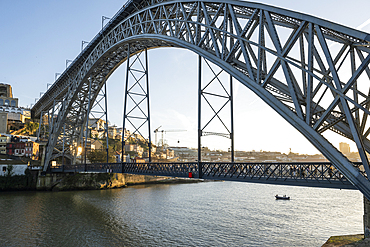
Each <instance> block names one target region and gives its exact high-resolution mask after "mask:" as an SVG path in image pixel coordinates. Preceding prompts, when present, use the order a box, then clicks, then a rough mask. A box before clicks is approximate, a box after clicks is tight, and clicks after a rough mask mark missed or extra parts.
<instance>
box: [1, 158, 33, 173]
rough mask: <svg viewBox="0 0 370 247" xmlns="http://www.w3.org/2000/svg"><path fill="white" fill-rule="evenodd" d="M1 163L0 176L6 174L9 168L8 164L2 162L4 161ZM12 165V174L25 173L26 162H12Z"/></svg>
mask: <svg viewBox="0 0 370 247" xmlns="http://www.w3.org/2000/svg"><path fill="white" fill-rule="evenodd" d="M1 163H2V164H0V176H6V175H7V171H8V169H9V164H3V163H6V162H4V161H3V162H1ZM12 166H13V171H12V173H13V175H25V171H26V169H27V168H28V165H27V164H12Z"/></svg>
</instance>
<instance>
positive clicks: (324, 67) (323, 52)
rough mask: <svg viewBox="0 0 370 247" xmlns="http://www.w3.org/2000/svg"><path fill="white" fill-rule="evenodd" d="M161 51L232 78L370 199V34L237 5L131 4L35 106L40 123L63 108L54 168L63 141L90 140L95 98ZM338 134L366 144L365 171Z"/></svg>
mask: <svg viewBox="0 0 370 247" xmlns="http://www.w3.org/2000/svg"><path fill="white" fill-rule="evenodd" d="M157 47H180V48H185V49H188V50H191V51H193V52H195V53H197V54H199V55H200V56H202V57H203V58H206V59H207V60H209V61H211V62H213V63H214V64H216V65H218V66H219V67H220V68H222V69H223V70H225V71H226V72H228V73H229V74H230V75H231V76H232V77H234V78H236V79H237V80H238V81H239V82H240V83H242V84H243V85H245V86H246V87H248V88H249V89H250V90H252V91H253V92H254V93H255V94H256V95H258V96H259V97H260V98H261V99H262V100H264V102H266V103H267V104H268V105H269V106H270V107H272V108H273V109H274V110H275V111H276V112H278V113H279V114H280V115H281V116H282V117H283V118H284V119H285V120H286V121H288V122H289V123H290V124H291V125H292V126H294V127H295V128H296V129H297V130H298V131H300V132H301V133H302V134H303V135H304V136H305V137H306V138H307V139H308V140H309V141H310V142H311V143H312V144H313V145H314V146H315V147H316V148H317V149H318V150H319V151H321V153H322V154H323V155H325V156H326V157H327V159H328V160H330V161H331V162H332V163H333V164H334V166H335V167H336V168H337V169H338V170H339V171H340V172H341V173H342V174H343V175H344V176H345V177H346V178H347V179H348V180H349V181H350V182H351V183H352V184H353V185H354V186H355V187H357V188H358V189H359V190H360V191H361V192H362V193H363V194H364V195H365V196H366V197H367V198H369V199H370V182H369V180H368V176H369V174H370V169H369V161H368V158H367V154H366V152H370V142H369V140H368V138H367V137H368V135H369V134H370V128H369V124H368V122H367V119H368V115H369V114H370V111H369V107H370V102H369V101H370V96H369V93H370V91H369V89H370V83H369V82H370V69H369V62H370V35H369V34H367V33H364V32H361V31H358V30H354V29H351V28H348V27H344V26H341V25H338V24H335V23H332V22H329V21H325V20H322V19H319V18H316V17H313V16H309V15H305V14H302V13H297V12H293V11H289V10H285V9H281V8H277V7H271V6H267V5H263V4H258V3H250V2H244V1H243V2H242V1H235V0H227V1H220V0H209V1H207V0H204V1H190V0H172V1H160V0H152V1H147V0H131V1H130V2H128V3H127V4H126V5H124V6H123V7H122V8H121V9H120V10H119V11H118V13H117V14H116V15H115V16H114V17H113V18H112V19H111V20H110V21H109V23H108V24H107V25H106V26H105V28H103V29H102V31H101V32H99V33H98V34H97V35H96V37H95V38H94V39H93V40H92V41H91V42H90V43H89V44H88V46H87V47H86V48H85V49H84V50H83V51H82V52H81V53H80V54H79V55H78V57H77V58H76V59H75V60H74V61H73V62H72V64H71V65H70V66H69V67H68V68H67V69H66V70H65V71H64V73H63V74H62V75H61V76H60V77H59V78H58V79H57V80H56V82H55V83H54V84H53V85H52V86H51V87H50V88H49V90H48V91H47V92H46V93H45V94H44V95H43V96H42V98H41V99H40V100H39V101H38V102H37V103H36V104H35V105H34V107H33V109H32V110H33V113H34V116H35V117H39V116H41V115H42V113H43V112H46V111H49V110H50V109H51V108H53V109H54V107H55V105H58V107H59V108H58V111H57V117H56V118H55V119H54V117H53V122H52V125H51V127H50V130H49V139H48V145H47V151H46V156H45V163H44V164H45V165H44V168H45V169H46V168H47V167H48V164H49V162H50V160H51V159H52V157H53V151H54V149H56V148H58V147H60V145H61V143H62V141H61V140H62V139H63V140H64V141H65V142H66V143H69V144H71V143H73V142H74V141H75V140H77V139H78V138H80V137H81V135H82V134H81V133H82V132H83V129H84V127H83V126H85V124H86V121H87V118H88V112H89V110H90V109H91V101H92V102H94V101H95V99H96V98H97V97H98V94H99V92H100V90H101V89H102V87H103V86H104V85H105V82H106V80H107V79H108V78H109V76H110V75H111V74H112V73H113V72H114V70H115V69H116V68H117V67H119V66H120V65H121V64H122V63H123V62H125V61H126V60H127V59H128V57H129V56H131V55H133V54H137V53H139V52H141V51H143V50H146V49H154V48H157ZM89 95H91V97H89ZM89 98H91V99H89ZM53 111H54V110H53ZM53 116H54V112H53ZM328 130H331V131H334V132H336V133H338V134H339V135H342V136H344V137H346V138H348V139H351V140H353V141H354V142H355V143H356V145H357V149H358V152H359V154H360V157H361V161H362V165H363V166H362V167H363V169H364V171H365V172H364V173H363V171H360V170H359V169H358V166H357V167H356V166H354V165H353V164H352V163H351V162H350V161H349V160H348V159H347V158H346V157H345V156H344V155H343V154H342V153H340V152H339V151H338V150H337V149H336V148H335V147H334V146H333V145H332V144H331V143H330V140H327V139H326V138H325V137H324V136H323V133H324V132H325V131H328ZM63 143H64V142H63Z"/></svg>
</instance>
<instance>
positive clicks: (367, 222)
mask: <svg viewBox="0 0 370 247" xmlns="http://www.w3.org/2000/svg"><path fill="white" fill-rule="evenodd" d="M363 222H364V236H365V238H369V237H370V201H369V200H368V199H367V198H366V197H365V196H364V217H363Z"/></svg>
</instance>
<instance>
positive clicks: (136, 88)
mask: <svg viewBox="0 0 370 247" xmlns="http://www.w3.org/2000/svg"><path fill="white" fill-rule="evenodd" d="M127 50H128V55H127V70H126V87H125V104H124V108H123V109H124V110H123V133H125V130H126V128H127V126H126V121H127V122H128V123H129V124H130V125H131V126H130V127H132V128H134V131H133V132H132V133H131V134H130V135H128V136H125V134H123V135H122V154H123V153H124V150H123V149H124V147H125V144H126V141H127V140H129V139H130V138H133V139H135V140H136V141H138V139H139V138H138V137H143V136H145V135H144V134H143V132H142V130H143V128H144V127H145V126H146V127H147V128H148V139H147V140H145V142H146V143H147V145H148V157H149V162H151V151H152V148H151V146H152V145H151V144H152V142H151V133H150V108H149V73H148V51H147V49H144V50H142V51H140V52H138V53H137V54H134V55H133V56H132V58H133V59H132V60H133V61H130V56H131V54H130V44H129V45H128V49H127ZM143 56H144V59H142V57H143ZM130 103H131V104H130ZM141 141H143V140H141ZM121 162H123V158H122V161H121Z"/></svg>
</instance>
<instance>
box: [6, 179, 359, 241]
mask: <svg viewBox="0 0 370 247" xmlns="http://www.w3.org/2000/svg"><path fill="white" fill-rule="evenodd" d="M275 194H287V195H289V196H291V198H292V199H291V200H290V201H277V200H275V199H274V195H275ZM0 208H1V212H0V219H1V221H2V224H1V231H0V239H1V240H3V242H2V243H3V244H4V245H5V246H321V245H322V244H323V243H324V242H325V241H326V240H327V238H328V237H330V236H331V235H341V234H354V233H361V231H362V214H363V209H362V196H361V194H360V193H359V192H358V191H349V190H334V189H314V188H303V187H285V186H276V185H261V184H247V183H233V182H221V183H220V182H215V183H213V182H210V183H199V184H178V185H150V186H134V187H129V188H125V189H116V190H102V191H74V192H58V193H49V192H27V193H23V192H20V193H2V194H1V195H0Z"/></svg>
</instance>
